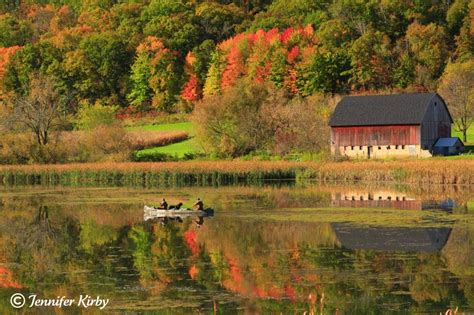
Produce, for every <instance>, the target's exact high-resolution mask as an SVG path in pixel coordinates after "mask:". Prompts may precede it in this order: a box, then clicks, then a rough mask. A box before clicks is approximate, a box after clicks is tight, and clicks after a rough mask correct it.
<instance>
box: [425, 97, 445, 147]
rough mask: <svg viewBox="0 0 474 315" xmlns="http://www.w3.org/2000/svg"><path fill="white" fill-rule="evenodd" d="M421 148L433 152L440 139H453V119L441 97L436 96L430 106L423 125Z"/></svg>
mask: <svg viewBox="0 0 474 315" xmlns="http://www.w3.org/2000/svg"><path fill="white" fill-rule="evenodd" d="M420 134H421V146H422V148H423V149H427V150H431V148H432V147H433V145H434V143H435V142H436V140H438V138H449V137H451V119H450V117H449V113H448V111H447V109H446V105H445V104H444V102H443V100H442V99H441V98H440V97H439V96H437V95H436V96H435V97H434V98H433V99H432V100H431V102H430V105H429V106H428V109H427V111H426V114H425V117H424V118H423V122H422V124H421V132H420Z"/></svg>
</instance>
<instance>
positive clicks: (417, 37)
mask: <svg viewBox="0 0 474 315" xmlns="http://www.w3.org/2000/svg"><path fill="white" fill-rule="evenodd" d="M406 39H407V42H408V44H409V49H410V52H411V55H412V58H413V60H415V62H416V71H417V73H418V78H417V80H418V82H417V83H419V84H422V85H425V86H426V85H432V82H433V81H434V80H436V79H438V78H439V77H440V76H441V74H442V73H443V69H444V67H445V64H446V61H447V57H448V53H449V51H448V45H447V36H446V31H445V30H444V28H443V27H442V26H439V25H436V24H434V23H430V24H428V25H421V24H419V23H417V22H415V23H413V24H411V25H410V26H409V27H408V29H407V33H406Z"/></svg>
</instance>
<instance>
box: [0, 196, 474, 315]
mask: <svg viewBox="0 0 474 315" xmlns="http://www.w3.org/2000/svg"><path fill="white" fill-rule="evenodd" d="M350 190H351V189H347V188H344V187H342V188H337V187H336V188H334V187H329V188H328V187H309V188H284V187H283V188H281V187H280V188H274V187H272V188H265V187H263V188H262V187H259V188H251V187H250V188H239V189H237V190H236V189H232V188H222V189H208V190H202V189H199V188H189V189H185V188H178V189H176V190H170V191H167V195H170V196H172V197H171V198H170V199H173V198H174V199H176V200H192V199H193V198H194V196H196V195H200V196H206V201H207V202H208V203H209V204H212V205H213V206H215V208H216V209H218V210H216V213H215V216H214V217H212V218H211V217H202V218H198V217H195V216H184V215H183V216H180V221H178V220H170V218H168V221H167V222H166V224H162V220H164V218H163V217H155V218H149V219H150V220H143V219H144V216H143V210H142V209H143V203H144V202H146V203H150V204H152V203H153V201H154V200H152V198H154V197H153V196H159V195H162V194H163V192H162V191H156V190H121V189H101V190H91V189H84V190H68V189H65V190H63V189H59V190H56V191H54V190H48V189H43V190H38V191H36V192H35V191H28V192H27V191H25V190H21V189H18V190H10V191H2V192H1V193H2V194H1V196H0V200H1V204H2V206H0V214H1V216H0V252H1V255H0V257H1V258H0V259H1V260H0V276H1V277H0V288H1V289H0V295H1V297H0V300H1V304H0V312H1V313H10V312H11V310H12V309H11V307H10V305H9V300H8V299H9V296H10V295H11V293H12V292H16V291H18V290H22V292H25V293H26V292H34V293H39V294H40V295H42V296H46V297H55V296H57V295H67V296H76V295H78V294H82V293H87V294H99V295H101V296H105V297H107V298H110V299H111V302H110V306H109V307H108V311H110V312H128V313H144V312H152V311H157V312H166V313H176V314H182V313H189V312H209V313H210V312H215V313H221V314H228V313H248V314H255V313H284V314H286V313H295V312H296V313H303V312H305V311H307V312H310V311H313V312H314V313H330V314H331V313H336V312H339V313H363V314H365V313H386V312H394V311H398V312H400V311H403V312H409V313H418V312H428V313H434V312H444V311H446V310H447V309H448V308H449V307H453V308H454V307H459V309H460V311H463V312H469V311H474V285H473V283H474V245H473V244H474V226H473V220H472V219H473V214H472V211H471V210H470V208H469V205H470V203H469V201H470V199H469V198H470V197H469V196H470V193H465V194H464V193H462V194H460V195H457V196H453V199H456V201H458V200H460V201H458V202H457V205H456V208H457V207H459V205H463V207H464V208H465V209H467V210H466V212H462V213H459V212H456V211H454V212H453V213H452V214H445V212H444V211H433V212H432V211H429V210H422V209H423V207H421V208H417V209H411V210H409V211H408V210H407V211H405V209H406V208H400V210H399V211H397V210H395V211H388V212H387V211H386V209H385V208H391V209H396V207H394V204H392V205H391V206H390V207H388V206H387V207H375V206H373V205H369V204H367V205H365V206H364V207H360V208H350V209H349V211H345V207H347V206H343V205H340V207H339V208H337V209H334V208H333V207H334V206H335V204H334V201H335V200H334V198H333V196H335V195H337V194H339V195H340V196H343V193H344V191H350ZM352 190H354V191H356V190H357V189H352ZM372 191H373V190H372ZM387 191H388V192H389V193H390V194H391V197H392V198H391V200H382V201H384V202H386V201H394V202H396V201H397V200H396V197H397V195H395V194H394V192H393V191H390V190H387ZM395 192H396V191H395ZM357 193H358V194H359V192H357ZM124 195H126V196H127V197H126V198H124ZM367 196H368V193H367ZM376 196H378V195H376V194H375V193H373V197H374V199H377V200H373V201H378V198H376ZM398 196H399V197H400V198H399V199H402V198H403V197H405V200H398V201H418V200H419V201H420V202H421V204H423V203H425V202H428V201H429V202H431V201H432V200H436V198H435V197H436V195H435V194H429V195H428V196H426V199H423V198H422V197H420V195H419V194H418V193H413V192H402V193H399V195H398ZM466 196H467V197H466ZM411 199H413V200H411ZM446 199H448V198H447V196H444V195H442V196H440V198H439V200H446ZM472 199H473V200H474V198H472ZM349 201H352V200H349ZM358 201H361V200H358ZM362 201H370V200H362ZM311 206H312V207H313V208H311ZM321 208H322V210H320V209H321ZM362 208H368V209H366V211H367V212H368V213H370V215H371V216H372V217H374V216H377V217H379V219H378V220H376V221H374V220H372V218H368V217H366V216H360V212H362V210H364V209H362ZM335 211H336V212H337V213H338V216H337V217H336V216H334V215H333V214H332V213H334V212H335ZM408 213H419V217H420V218H421V221H420V222H419V223H417V224H415V225H410V226H404V225H401V223H400V222H402V223H403V224H405V221H399V220H398V219H393V218H394V217H396V216H397V214H399V215H402V216H407V215H408ZM446 215H447V216H449V218H450V220H449V221H446V220H444V218H445V216H446ZM308 216H309V217H310V218H311V220H309V219H306V218H308ZM440 217H441V218H443V220H439V218H440ZM145 219H146V217H145ZM201 220H202V221H201ZM347 221H349V222H347ZM199 222H201V224H199ZM374 222H376V223H377V222H378V223H377V224H374ZM198 227H199V228H198ZM76 311H79V310H76Z"/></svg>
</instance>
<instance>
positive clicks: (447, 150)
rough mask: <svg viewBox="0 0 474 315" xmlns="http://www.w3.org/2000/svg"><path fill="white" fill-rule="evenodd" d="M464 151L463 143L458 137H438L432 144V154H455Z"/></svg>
mask: <svg viewBox="0 0 474 315" xmlns="http://www.w3.org/2000/svg"><path fill="white" fill-rule="evenodd" d="M462 152H464V143H462V141H461V139H459V138H458V137H452V138H439V139H438V140H437V141H436V142H435V144H434V146H433V154H434V155H456V154H459V153H462Z"/></svg>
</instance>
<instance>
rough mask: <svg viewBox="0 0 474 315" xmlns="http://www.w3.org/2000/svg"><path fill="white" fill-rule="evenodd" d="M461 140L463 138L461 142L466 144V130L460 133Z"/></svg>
mask: <svg viewBox="0 0 474 315" xmlns="http://www.w3.org/2000/svg"><path fill="white" fill-rule="evenodd" d="M462 138H463V139H462V141H463V142H464V143H466V142H467V129H464V130H463V131H462Z"/></svg>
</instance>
